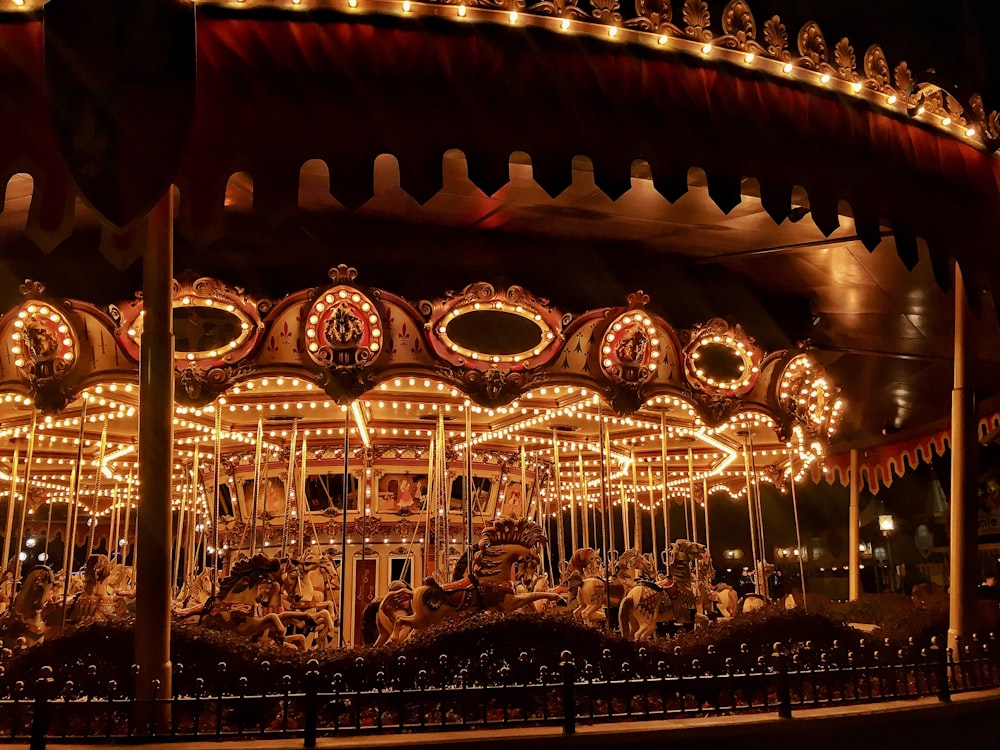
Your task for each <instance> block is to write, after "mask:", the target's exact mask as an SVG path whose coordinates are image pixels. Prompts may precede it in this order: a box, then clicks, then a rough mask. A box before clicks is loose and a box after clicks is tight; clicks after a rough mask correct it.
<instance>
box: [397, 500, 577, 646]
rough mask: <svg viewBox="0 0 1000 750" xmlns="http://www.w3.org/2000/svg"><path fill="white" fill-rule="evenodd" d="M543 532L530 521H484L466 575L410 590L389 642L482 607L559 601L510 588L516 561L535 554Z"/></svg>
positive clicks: (507, 608) (546, 593)
mask: <svg viewBox="0 0 1000 750" xmlns="http://www.w3.org/2000/svg"><path fill="white" fill-rule="evenodd" d="M545 541H546V540H545V535H544V534H543V533H542V530H541V528H540V527H539V526H538V524H536V523H535V522H534V521H531V520H529V519H526V518H518V519H515V518H502V519H498V520H496V521H493V522H492V523H491V524H489V525H488V526H487V527H486V528H485V529H484V530H483V533H482V536H481V537H480V539H479V550H478V551H477V552H476V553H475V555H474V557H473V560H472V571H471V574H470V575H469V577H468V578H464V579H462V580H460V581H454V582H452V583H449V584H446V585H444V586H442V585H441V584H439V583H438V582H437V581H435V580H434V579H433V578H426V579H424V585H423V586H420V587H418V588H417V589H416V590H415V591H414V592H413V598H412V607H413V614H407V615H401V616H399V617H397V618H396V619H395V622H394V624H393V630H392V636H391V640H393V641H400V640H402V639H403V637H404V633H405V628H411V629H413V630H423V629H424V628H428V627H430V626H432V625H437V624H438V623H440V622H443V621H444V620H446V619H451V618H456V617H465V616H468V615H471V614H473V613H475V612H479V611H481V610H486V609H496V610H500V611H502V612H512V611H514V610H516V609H521V608H522V607H527V606H529V605H531V604H532V603H533V602H536V601H538V600H539V599H548V600H549V601H558V600H559V599H560V598H561V597H560V596H559V594H557V593H555V592H551V591H537V592H536V591H531V592H528V593H525V594H518V593H516V591H515V581H514V578H515V570H516V563H518V562H523V561H525V560H528V559H529V558H531V557H536V558H537V557H538V552H537V548H538V546H539V545H542V544H545Z"/></svg>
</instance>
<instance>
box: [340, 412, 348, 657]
mask: <svg viewBox="0 0 1000 750" xmlns="http://www.w3.org/2000/svg"><path fill="white" fill-rule="evenodd" d="M350 421H351V410H350V409H344V474H343V485H342V486H343V489H342V491H341V505H342V506H343V513H342V515H341V521H340V610H339V612H340V627H339V628H337V647H338V648H343V647H344V626H345V625H346V623H345V622H344V605H345V604H346V601H345V600H344V595H345V594H346V590H347V487H348V484H349V482H350V479H351V475H350V463H349V462H350V453H351V429H350Z"/></svg>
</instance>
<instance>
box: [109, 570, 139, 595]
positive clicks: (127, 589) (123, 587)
mask: <svg viewBox="0 0 1000 750" xmlns="http://www.w3.org/2000/svg"><path fill="white" fill-rule="evenodd" d="M132 573H133V570H132V566H131V565H125V564H124V563H113V564H112V565H111V574H110V575H109V576H108V585H109V586H110V587H111V588H112V589H113V590H114V592H115V593H116V594H118V595H120V596H134V595H135V583H134V581H133V576H132Z"/></svg>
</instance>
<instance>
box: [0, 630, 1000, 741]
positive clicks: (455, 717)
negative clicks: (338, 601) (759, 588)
mask: <svg viewBox="0 0 1000 750" xmlns="http://www.w3.org/2000/svg"><path fill="white" fill-rule="evenodd" d="M879 646H881V647H879ZM998 646H1000V644H998V641H997V639H996V638H995V637H994V636H992V635H991V636H990V637H989V638H986V639H979V638H974V639H972V640H971V641H970V642H969V643H966V644H962V646H961V647H960V648H959V649H958V653H957V654H956V653H952V652H951V651H949V650H946V649H944V648H942V647H941V646H940V645H939V644H937V643H932V644H930V645H929V646H927V647H925V648H919V647H917V646H916V645H915V644H912V643H911V644H909V645H908V646H907V647H905V648H902V649H896V650H890V649H888V648H887V647H886V644H879V645H878V646H876V645H874V644H870V645H866V644H864V643H862V644H861V646H860V648H858V649H855V650H853V651H848V650H846V649H843V648H841V647H839V646H837V645H836V644H835V645H834V647H833V648H831V649H827V650H818V649H813V648H812V647H810V646H809V645H808V644H806V645H805V646H803V647H798V648H796V649H795V650H794V651H792V652H791V653H786V651H785V650H784V649H783V648H782V647H781V646H780V644H776V646H775V648H774V649H773V650H772V651H771V652H769V653H765V654H762V655H759V656H756V657H754V656H753V655H752V654H750V651H749V649H748V648H746V647H745V646H744V647H742V648H741V649H740V650H739V653H737V654H734V655H732V656H730V657H728V658H724V659H723V658H719V655H717V654H715V653H714V652H713V651H712V650H711V649H709V651H708V654H707V655H706V659H705V661H706V664H705V665H703V664H702V663H700V662H699V660H694V661H691V662H683V661H681V660H680V659H674V660H672V661H671V662H670V663H669V664H668V663H667V662H666V661H657V662H655V663H654V662H653V661H652V659H651V658H650V657H649V655H648V653H647V652H646V651H645V650H640V652H639V656H638V659H637V660H636V661H635V662H634V663H628V662H624V663H617V662H615V661H614V659H612V657H611V655H610V652H608V651H605V652H604V653H603V655H602V656H601V657H600V658H599V659H598V660H597V661H596V662H586V661H584V662H582V663H579V664H578V663H577V661H576V660H575V659H574V657H573V654H571V653H570V652H569V651H564V652H562V654H561V656H560V661H559V664H558V666H557V667H549V666H547V665H544V664H541V665H540V664H535V663H534V662H533V660H532V659H531V658H530V657H529V656H528V655H527V654H526V653H525V654H522V655H521V658H519V659H518V660H517V661H516V662H515V663H513V664H507V663H500V664H497V663H495V662H494V660H493V658H492V657H491V656H489V655H487V654H483V655H482V656H481V657H480V658H479V659H478V660H466V661H464V662H462V661H458V660H455V659H449V657H448V656H446V655H445V656H441V657H440V658H439V659H438V660H437V661H436V662H434V663H429V664H414V663H409V662H407V660H406V659H405V658H404V657H400V658H399V660H398V662H397V663H396V664H395V665H393V666H394V669H393V670H392V673H391V674H388V673H387V672H386V671H385V669H384V668H383V670H382V671H377V672H375V673H374V674H372V673H371V671H372V670H371V668H369V666H368V665H366V664H365V663H364V661H363V660H361V659H359V660H357V662H356V663H355V664H354V665H353V667H352V669H351V670H349V672H348V674H346V675H345V674H344V673H337V674H333V675H324V674H321V673H320V672H319V669H318V668H319V664H318V662H316V661H313V662H310V663H309V665H308V666H309V669H308V671H307V672H306V673H305V674H304V676H303V677H301V678H300V679H299V680H293V679H292V678H291V677H290V676H287V675H285V676H282V677H280V678H277V679H272V678H271V676H270V675H268V674H265V675H264V679H263V681H262V680H261V675H260V674H256V675H254V682H253V683H251V680H250V679H248V678H247V677H240V678H238V679H235V680H234V679H230V678H229V675H228V674H227V671H226V666H225V664H219V665H218V667H217V668H216V669H215V670H214V671H213V674H212V675H211V676H209V677H207V678H206V677H197V678H194V679H193V680H189V681H188V682H186V687H185V688H184V689H182V690H181V691H179V693H178V694H177V695H175V696H174V697H172V698H170V699H169V700H157V701H139V700H136V699H135V698H134V696H133V694H132V692H131V691H125V690H123V688H122V686H121V685H120V684H119V683H117V682H116V681H114V680H110V681H103V680H102V676H101V675H100V674H98V673H97V669H96V667H92V668H90V669H89V670H87V672H86V675H85V676H84V677H83V678H82V679H78V681H77V682H76V683H74V682H73V681H65V682H62V683H61V684H59V683H57V682H56V681H55V680H54V677H53V674H54V673H53V670H52V669H51V668H49V667H44V668H42V669H41V670H40V672H39V674H38V676H37V678H36V679H35V680H34V684H26V683H25V682H16V683H14V684H11V685H8V686H7V691H6V694H5V695H4V696H3V698H0V734H2V738H3V739H6V740H13V741H22V742H23V741H25V740H28V741H30V743H31V746H32V748H43V747H45V745H46V743H47V742H60V741H69V740H107V741H120V740H127V739H156V738H162V739H194V738H206V739H208V738H217V739H231V738H237V737H248V738H251V737H252V738H258V737H278V736H293V737H301V738H302V739H303V742H304V745H305V746H306V747H311V746H313V745H314V744H315V742H316V739H317V737H318V736H320V735H334V734H344V733H351V734H368V733H390V732H400V731H408V732H412V731H420V730H448V729H468V728H473V727H511V726H518V725H522V726H523V725H530V726H546V725H549V726H561V727H562V729H563V731H564V732H566V733H572V732H574V731H575V729H576V726H577V724H578V723H580V722H584V723H599V722H612V721H628V720H647V719H668V718H671V717H691V716H712V715H733V714H739V713H752V712H776V713H778V714H779V715H780V716H783V717H791V716H792V715H793V713H794V711H795V710H798V709H801V708H816V707H824V706H837V705H848V704H858V703H871V702H877V701H888V700H900V699H908V698H919V697H928V696H931V697H937V698H938V699H939V700H940V701H949V700H950V699H951V695H952V693H955V692H959V691H974V690H983V689H988V688H994V687H1000V648H998ZM675 656H680V655H679V654H677V653H675ZM708 662H711V663H710V664H709V663H708ZM262 669H263V671H264V672H265V673H266V672H267V669H268V667H267V665H266V664H264V665H262ZM178 670H179V671H180V670H181V668H180V667H178ZM345 671H346V670H345ZM184 676H185V678H187V677H189V675H184ZM135 678H136V680H139V679H141V678H142V675H140V674H138V673H137V672H136V674H135ZM262 682H263V684H268V685H269V687H268V688H267V689H258V688H251V685H252V684H253V685H260V684H262Z"/></svg>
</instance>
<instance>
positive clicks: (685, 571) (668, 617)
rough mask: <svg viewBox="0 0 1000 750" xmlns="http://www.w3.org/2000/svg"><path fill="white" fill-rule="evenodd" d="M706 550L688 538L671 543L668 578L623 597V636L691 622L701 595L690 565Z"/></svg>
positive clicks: (642, 585)
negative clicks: (698, 592) (659, 623)
mask: <svg viewBox="0 0 1000 750" xmlns="http://www.w3.org/2000/svg"><path fill="white" fill-rule="evenodd" d="M705 553H706V549H705V546H704V545H703V544H698V543H696V542H690V541H688V540H687V539H678V540H677V541H676V542H674V543H673V544H672V545H671V550H670V563H669V565H668V566H667V578H666V579H664V580H662V581H657V582H656V584H652V583H648V582H644V583H640V584H639V585H638V586H635V587H633V588H632V589H631V590H630V591H629V592H628V594H627V595H626V596H625V598H624V599H622V603H621V607H620V608H619V610H618V623H619V627H620V628H621V634H622V636H623V637H624V638H635V639H636V640H643V639H647V638H651V637H652V636H653V635H654V634H655V633H656V623H657V622H677V623H684V624H687V623H690V622H691V621H692V614H691V613H692V612H694V611H695V609H696V607H697V604H698V596H697V590H696V582H695V578H694V575H693V573H692V571H691V565H692V563H694V562H696V561H700V560H702V559H703V558H704V556H705ZM701 617H702V618H703V617H704V616H703V615H702V616H701ZM695 621H697V619H696V620H695Z"/></svg>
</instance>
